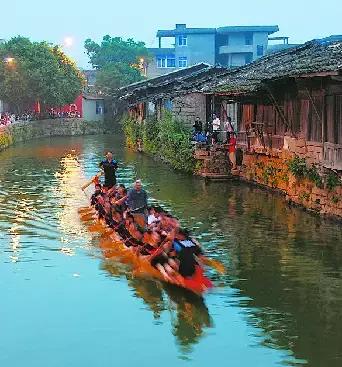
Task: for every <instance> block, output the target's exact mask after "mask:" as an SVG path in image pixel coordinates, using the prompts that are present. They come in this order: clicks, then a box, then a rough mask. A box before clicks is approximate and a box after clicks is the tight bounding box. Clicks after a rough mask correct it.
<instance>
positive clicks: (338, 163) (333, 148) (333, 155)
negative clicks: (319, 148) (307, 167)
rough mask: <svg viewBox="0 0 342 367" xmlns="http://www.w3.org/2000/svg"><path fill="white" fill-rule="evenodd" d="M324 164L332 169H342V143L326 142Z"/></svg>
mask: <svg viewBox="0 0 342 367" xmlns="http://www.w3.org/2000/svg"><path fill="white" fill-rule="evenodd" d="M323 152H324V160H323V166H324V167H326V168H330V169H336V170H342V145H340V144H333V143H328V142H326V143H324V151H323Z"/></svg>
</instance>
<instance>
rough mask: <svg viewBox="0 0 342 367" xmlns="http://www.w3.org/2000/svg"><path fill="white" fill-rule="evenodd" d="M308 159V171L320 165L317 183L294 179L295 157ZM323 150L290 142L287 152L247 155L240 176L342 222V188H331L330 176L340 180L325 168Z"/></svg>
mask: <svg viewBox="0 0 342 367" xmlns="http://www.w3.org/2000/svg"><path fill="white" fill-rule="evenodd" d="M295 156H297V157H299V158H301V159H305V162H306V163H307V166H308V167H310V166H311V167H312V165H316V166H315V167H317V172H319V176H317V178H316V182H315V179H312V177H311V178H310V176H308V177H305V176H304V177H303V176H302V177H299V176H298V175H294V174H293V173H292V172H291V170H290V168H289V162H290V161H291V160H292V159H293V158H294V157H295ZM322 161H323V146H322V144H319V143H313V142H306V141H305V140H304V139H293V138H286V139H285V144H284V149H282V150H279V151H272V152H271V151H269V152H266V153H265V152H263V153H261V152H256V151H255V152H253V153H248V152H246V153H245V154H244V157H243V166H242V168H241V170H240V172H239V176H240V177H241V178H243V179H245V180H247V181H252V182H255V183H258V184H260V185H263V186H267V187H270V188H272V189H277V190H280V191H281V192H282V193H284V194H285V196H286V200H287V201H289V202H292V203H295V204H298V205H301V206H303V207H305V208H306V209H308V210H311V211H314V212H316V213H319V214H322V215H327V216H329V217H335V218H337V219H339V220H341V219H342V186H341V176H340V177H339V183H337V184H335V185H329V183H328V182H329V176H330V175H331V176H335V179H337V180H338V176H337V175H335V173H334V172H332V171H329V170H326V169H324V168H323V167H322ZM317 181H319V182H318V183H317Z"/></svg>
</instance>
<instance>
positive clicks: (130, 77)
mask: <svg viewBox="0 0 342 367" xmlns="http://www.w3.org/2000/svg"><path fill="white" fill-rule="evenodd" d="M141 79H142V76H141V73H140V71H139V70H138V69H136V68H132V67H131V66H129V65H127V64H124V63H121V62H120V63H119V62H118V63H110V64H108V65H106V66H104V67H103V68H102V69H101V70H100V71H99V72H98V73H97V76H96V87H97V88H98V89H100V90H102V91H105V92H109V93H110V92H111V91H113V90H115V89H117V88H120V87H122V86H124V85H128V84H131V83H134V82H138V81H139V80H141Z"/></svg>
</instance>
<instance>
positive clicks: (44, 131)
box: [0, 119, 110, 151]
mask: <svg viewBox="0 0 342 367" xmlns="http://www.w3.org/2000/svg"><path fill="white" fill-rule="evenodd" d="M108 131H110V126H109V124H108V123H106V122H103V121H84V120H82V119H50V120H39V121H30V122H27V121H25V122H24V121H23V122H16V123H14V124H11V125H8V126H1V127H0V151H2V150H4V149H6V148H8V147H9V146H11V145H13V144H15V143H18V142H23V141H28V140H31V139H37V138H43V137H49V136H78V135H95V134H104V133H107V132H108Z"/></svg>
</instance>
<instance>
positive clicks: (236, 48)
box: [219, 45, 254, 55]
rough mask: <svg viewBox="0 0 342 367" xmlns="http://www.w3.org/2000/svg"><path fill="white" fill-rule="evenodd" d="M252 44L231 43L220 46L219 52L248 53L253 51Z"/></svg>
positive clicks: (221, 53)
mask: <svg viewBox="0 0 342 367" xmlns="http://www.w3.org/2000/svg"><path fill="white" fill-rule="evenodd" d="M253 51H254V46H253V45H231V46H228V45H226V46H220V48H219V54H220V55H223V54H237V53H248V52H253Z"/></svg>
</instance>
